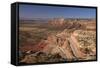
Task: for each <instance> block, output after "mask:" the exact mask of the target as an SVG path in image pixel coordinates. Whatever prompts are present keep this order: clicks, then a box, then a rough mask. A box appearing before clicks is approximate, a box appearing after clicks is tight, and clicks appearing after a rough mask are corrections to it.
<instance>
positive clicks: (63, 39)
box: [43, 31, 85, 60]
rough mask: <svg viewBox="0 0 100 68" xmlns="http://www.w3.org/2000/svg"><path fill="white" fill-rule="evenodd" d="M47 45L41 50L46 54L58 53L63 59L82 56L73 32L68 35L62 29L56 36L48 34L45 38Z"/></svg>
mask: <svg viewBox="0 0 100 68" xmlns="http://www.w3.org/2000/svg"><path fill="white" fill-rule="evenodd" d="M46 43H48V45H47V46H46V47H44V49H43V52H45V53H47V54H49V53H50V54H59V55H61V56H62V57H63V58H65V59H69V60H70V59H74V58H75V57H76V58H84V56H85V55H84V54H83V53H82V52H81V51H80V48H79V44H78V42H77V40H76V39H75V37H74V36H73V34H71V35H70V37H68V34H67V32H65V31H63V32H62V33H60V34H57V35H56V36H53V35H51V36H49V37H48V39H47V40H46Z"/></svg>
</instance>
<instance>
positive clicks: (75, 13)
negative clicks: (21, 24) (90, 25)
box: [19, 5, 96, 19]
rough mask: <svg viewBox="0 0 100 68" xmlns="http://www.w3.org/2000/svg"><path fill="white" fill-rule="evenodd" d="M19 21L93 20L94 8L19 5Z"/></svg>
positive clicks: (94, 15)
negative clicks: (37, 19) (49, 19)
mask: <svg viewBox="0 0 100 68" xmlns="http://www.w3.org/2000/svg"><path fill="white" fill-rule="evenodd" d="M19 17H20V19H34V18H44V19H45V18H61V17H63V18H95V17H96V9H95V8H79V7H56V6H39V5H19Z"/></svg>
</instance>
